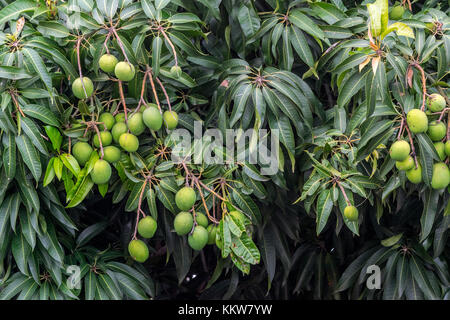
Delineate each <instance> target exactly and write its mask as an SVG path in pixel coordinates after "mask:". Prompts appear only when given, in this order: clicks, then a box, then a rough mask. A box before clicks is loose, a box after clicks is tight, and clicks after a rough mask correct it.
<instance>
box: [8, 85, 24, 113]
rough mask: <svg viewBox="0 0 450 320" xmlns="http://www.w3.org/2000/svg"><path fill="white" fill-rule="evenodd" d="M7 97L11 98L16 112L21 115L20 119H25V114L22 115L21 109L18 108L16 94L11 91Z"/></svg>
mask: <svg viewBox="0 0 450 320" xmlns="http://www.w3.org/2000/svg"><path fill="white" fill-rule="evenodd" d="M9 95H10V96H11V99H12V100H13V102H14V104H15V106H16V108H17V110H19V112H20V114H21V115H22V117H24V118H25V114H24V113H23V111H22V109H21V108H20V105H19V102H18V101H17V99H16V93H15V92H13V91H10V92H9Z"/></svg>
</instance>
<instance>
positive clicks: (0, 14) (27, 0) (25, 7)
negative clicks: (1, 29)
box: [0, 0, 37, 25]
mask: <svg viewBox="0 0 450 320" xmlns="http://www.w3.org/2000/svg"><path fill="white" fill-rule="evenodd" d="M36 8H37V6H36V2H35V1H31V0H18V1H14V2H12V3H10V4H8V5H7V6H6V7H4V8H3V9H1V10H0V25H3V24H4V23H5V22H8V21H11V20H15V19H17V18H18V17H19V16H20V15H21V14H23V13H25V12H30V11H34V10H35V9H36Z"/></svg>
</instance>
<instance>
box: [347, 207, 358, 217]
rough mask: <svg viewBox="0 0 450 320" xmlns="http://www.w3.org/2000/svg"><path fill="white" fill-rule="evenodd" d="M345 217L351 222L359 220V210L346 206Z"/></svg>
mask: <svg viewBox="0 0 450 320" xmlns="http://www.w3.org/2000/svg"><path fill="white" fill-rule="evenodd" d="M344 216H345V217H346V218H347V219H348V220H350V221H357V220H358V209H357V208H356V207H355V206H346V207H345V209H344Z"/></svg>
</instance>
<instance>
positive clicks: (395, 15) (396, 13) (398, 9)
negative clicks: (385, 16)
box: [389, 5, 405, 20]
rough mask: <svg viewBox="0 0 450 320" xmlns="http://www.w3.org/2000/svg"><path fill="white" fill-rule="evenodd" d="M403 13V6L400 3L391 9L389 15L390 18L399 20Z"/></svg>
mask: <svg viewBox="0 0 450 320" xmlns="http://www.w3.org/2000/svg"><path fill="white" fill-rule="evenodd" d="M403 13H405V8H404V7H403V6H402V5H397V6H394V7H393V8H392V9H391V12H390V13H389V17H390V18H391V19H392V20H400V19H401V18H402V17H403Z"/></svg>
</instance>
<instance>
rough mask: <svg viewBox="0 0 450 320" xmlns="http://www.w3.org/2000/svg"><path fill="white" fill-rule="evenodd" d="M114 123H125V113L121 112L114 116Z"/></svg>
mask: <svg viewBox="0 0 450 320" xmlns="http://www.w3.org/2000/svg"><path fill="white" fill-rule="evenodd" d="M114 119H115V120H116V122H125V113H123V112H121V113H118V114H116V115H115V116H114Z"/></svg>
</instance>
